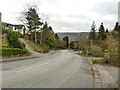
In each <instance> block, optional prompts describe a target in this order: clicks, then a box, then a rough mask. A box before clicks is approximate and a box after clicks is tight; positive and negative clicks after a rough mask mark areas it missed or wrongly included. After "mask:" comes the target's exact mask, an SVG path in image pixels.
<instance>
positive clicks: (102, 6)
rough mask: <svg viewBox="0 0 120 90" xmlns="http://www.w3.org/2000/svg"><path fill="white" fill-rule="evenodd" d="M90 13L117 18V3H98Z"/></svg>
mask: <svg viewBox="0 0 120 90" xmlns="http://www.w3.org/2000/svg"><path fill="white" fill-rule="evenodd" d="M91 10H92V11H95V12H98V13H100V14H102V15H114V16H117V13H118V3H117V2H104V1H99V2H97V3H96V4H95V5H94V8H93V9H91Z"/></svg>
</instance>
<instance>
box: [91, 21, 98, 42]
mask: <svg viewBox="0 0 120 90" xmlns="http://www.w3.org/2000/svg"><path fill="white" fill-rule="evenodd" d="M95 28H96V25H95V22H94V21H93V24H92V26H91V32H90V33H89V40H92V43H94V44H95V43H97V35H96V30H95Z"/></svg>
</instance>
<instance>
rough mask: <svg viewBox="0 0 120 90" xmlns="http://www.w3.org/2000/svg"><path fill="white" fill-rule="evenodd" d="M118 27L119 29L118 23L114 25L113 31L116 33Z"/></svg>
mask: <svg viewBox="0 0 120 90" xmlns="http://www.w3.org/2000/svg"><path fill="white" fill-rule="evenodd" d="M118 27H119V23H118V22H116V25H115V27H114V30H115V31H118Z"/></svg>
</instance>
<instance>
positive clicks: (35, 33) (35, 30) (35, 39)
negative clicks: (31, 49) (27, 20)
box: [35, 29, 37, 43]
mask: <svg viewBox="0 0 120 90" xmlns="http://www.w3.org/2000/svg"><path fill="white" fill-rule="evenodd" d="M35 43H37V36H36V29H35Z"/></svg>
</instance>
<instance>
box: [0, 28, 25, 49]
mask: <svg viewBox="0 0 120 90" xmlns="http://www.w3.org/2000/svg"><path fill="white" fill-rule="evenodd" d="M2 33H6V34H7V39H8V41H9V46H10V47H13V48H21V49H23V48H25V44H23V43H21V42H20V41H19V40H18V38H19V33H17V32H14V31H12V30H10V29H6V28H5V27H4V26H3V29H2Z"/></svg>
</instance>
